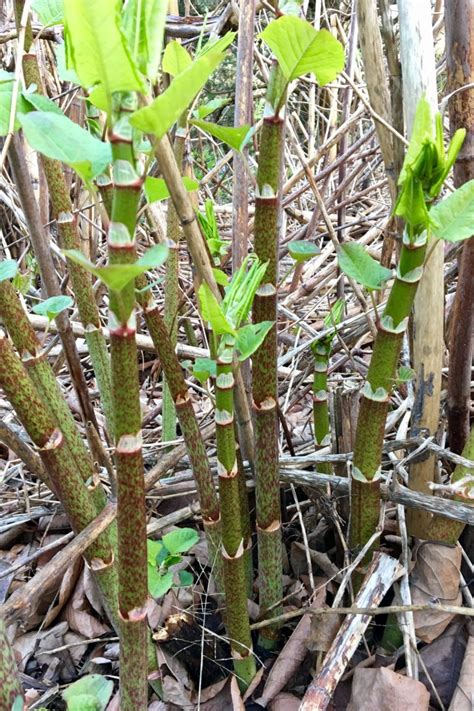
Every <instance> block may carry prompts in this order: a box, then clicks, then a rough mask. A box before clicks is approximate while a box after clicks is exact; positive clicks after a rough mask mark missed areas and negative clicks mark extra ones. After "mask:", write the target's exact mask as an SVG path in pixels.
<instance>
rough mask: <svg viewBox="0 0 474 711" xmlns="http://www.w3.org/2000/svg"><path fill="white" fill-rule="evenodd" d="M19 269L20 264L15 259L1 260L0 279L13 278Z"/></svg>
mask: <svg viewBox="0 0 474 711" xmlns="http://www.w3.org/2000/svg"><path fill="white" fill-rule="evenodd" d="M17 271H18V264H17V263H16V262H15V260H14V259H5V260H3V261H1V262H0V281H6V280H7V279H13V277H14V276H15V275H16V273H17Z"/></svg>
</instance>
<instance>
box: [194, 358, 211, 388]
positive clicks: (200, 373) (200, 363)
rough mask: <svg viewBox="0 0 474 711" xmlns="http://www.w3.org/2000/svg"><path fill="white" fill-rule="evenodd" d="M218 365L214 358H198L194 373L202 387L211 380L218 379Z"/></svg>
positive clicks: (195, 362)
mask: <svg viewBox="0 0 474 711" xmlns="http://www.w3.org/2000/svg"><path fill="white" fill-rule="evenodd" d="M216 372H217V364H216V361H215V360H212V358H196V360H195V361H194V365H193V367H192V373H193V375H194V377H195V378H196V380H199V382H200V383H201V385H204V383H205V382H206V380H209V378H211V377H213V378H215V377H216Z"/></svg>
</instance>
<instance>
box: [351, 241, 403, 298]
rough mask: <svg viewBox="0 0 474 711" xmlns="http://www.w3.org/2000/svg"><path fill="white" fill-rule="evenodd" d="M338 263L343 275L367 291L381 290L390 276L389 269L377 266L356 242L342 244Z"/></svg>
mask: <svg viewBox="0 0 474 711" xmlns="http://www.w3.org/2000/svg"><path fill="white" fill-rule="evenodd" d="M338 261H339V266H340V268H341V269H342V271H343V272H344V274H346V275H347V276H348V277H350V278H351V279H354V281H356V282H357V283H358V284H362V286H365V287H366V288H367V289H382V288H383V287H384V286H385V283H386V282H387V281H388V280H389V279H390V277H391V276H392V272H391V270H390V269H387V268H386V267H383V266H382V265H381V264H379V263H378V262H377V261H376V260H375V259H373V258H372V257H371V256H370V254H368V252H366V251H365V248H364V247H363V246H362V245H361V244H357V242H351V243H349V244H343V245H342V247H341V250H340V252H339V255H338Z"/></svg>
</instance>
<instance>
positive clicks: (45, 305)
mask: <svg viewBox="0 0 474 711" xmlns="http://www.w3.org/2000/svg"><path fill="white" fill-rule="evenodd" d="M73 303H74V302H73V300H72V299H71V297H70V296H65V295H62V294H61V295H60V296H51V297H50V298H49V299H46V300H45V301H41V302H40V303H39V304H36V305H35V306H33V308H32V311H33V312H34V313H35V314H38V315H39V316H46V317H47V318H48V321H52V320H53V319H54V318H56V316H58V315H59V314H60V313H62V312H63V311H65V310H66V309H68V308H69V307H70V306H72V305H73Z"/></svg>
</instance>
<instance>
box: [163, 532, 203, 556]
mask: <svg viewBox="0 0 474 711" xmlns="http://www.w3.org/2000/svg"><path fill="white" fill-rule="evenodd" d="M198 541H199V534H198V533H197V531H196V530H195V529H194V528H175V530H174V531H171V532H170V533H165V535H164V536H163V544H164V546H165V547H166V548H167V549H168V550H169V552H170V553H173V554H174V553H186V551H188V550H189V549H190V548H192V547H193V546H195V545H196V543H197V542H198Z"/></svg>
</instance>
